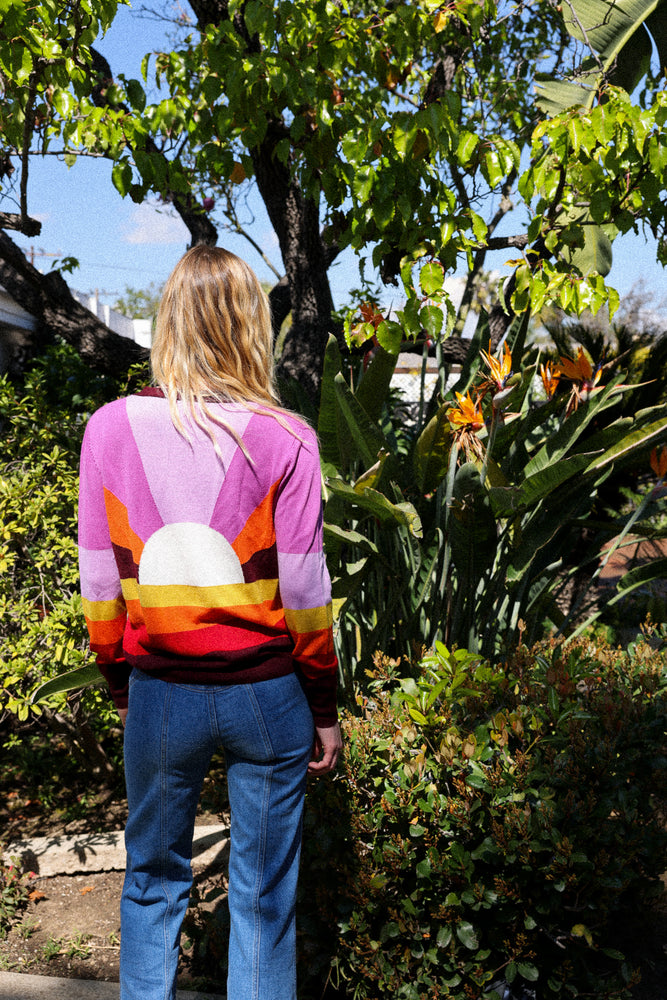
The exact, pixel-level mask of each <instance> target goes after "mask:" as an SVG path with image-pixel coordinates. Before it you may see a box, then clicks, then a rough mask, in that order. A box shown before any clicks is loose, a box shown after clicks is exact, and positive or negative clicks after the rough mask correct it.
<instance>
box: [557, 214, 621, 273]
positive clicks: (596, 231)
mask: <svg viewBox="0 0 667 1000" xmlns="http://www.w3.org/2000/svg"><path fill="white" fill-rule="evenodd" d="M568 257H569V260H570V263H571V264H574V266H575V267H578V268H579V270H580V271H581V273H582V274H585V275H588V274H591V272H593V271H595V272H597V273H598V274H601V275H602V277H603V278H604V277H605V276H606V275H607V274H609V272H610V271H611V264H612V249H611V240H610V239H609V237H608V236H607V234H606V233H605V232H604V230H603V229H602V227H601V226H585V227H584V245H583V247H579V248H575V249H574V250H572V251H571V252H570V253H569V254H568Z"/></svg>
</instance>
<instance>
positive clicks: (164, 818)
mask: <svg viewBox="0 0 667 1000" xmlns="http://www.w3.org/2000/svg"><path fill="white" fill-rule="evenodd" d="M171 696H172V688H171V687H170V686H169V685H168V686H167V689H166V691H165V698H164V704H163V708H162V727H161V732H160V740H161V744H162V745H161V747H160V886H161V888H162V891H163V893H164V895H165V899H166V900H167V905H166V907H165V911H164V914H163V917H162V938H163V976H164V996H165V1000H170V997H168V995H167V991H168V989H169V978H170V977H169V954H170V948H169V937H168V933H167V928H168V925H169V918H170V916H171V912H172V898H171V895H170V893H169V887H168V879H167V868H168V865H167V849H168V843H167V839H168V838H167V829H168V813H169V809H168V804H167V791H168V788H167V778H166V775H167V767H168V764H169V758H168V749H167V748H168V745H169V740H168V737H169V732H168V730H169V708H170V702H171Z"/></svg>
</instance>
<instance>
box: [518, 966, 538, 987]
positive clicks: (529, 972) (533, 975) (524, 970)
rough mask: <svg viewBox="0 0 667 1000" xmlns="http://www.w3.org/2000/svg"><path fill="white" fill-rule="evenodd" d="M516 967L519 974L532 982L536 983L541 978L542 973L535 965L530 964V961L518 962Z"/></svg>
mask: <svg viewBox="0 0 667 1000" xmlns="http://www.w3.org/2000/svg"><path fill="white" fill-rule="evenodd" d="M516 968H517V972H518V973H519V975H520V976H523V978H524V979H527V980H528V981H529V982H531V983H536V982H537V980H538V979H539V976H540V974H539V972H538V970H537V968H536V967H535V966H534V965H529V964H528V962H517V965H516Z"/></svg>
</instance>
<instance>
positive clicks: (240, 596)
mask: <svg viewBox="0 0 667 1000" xmlns="http://www.w3.org/2000/svg"><path fill="white" fill-rule="evenodd" d="M138 595H139V597H140V600H141V604H142V607H144V608H176V607H180V608H230V607H243V606H244V605H246V604H262V603H264V602H265V601H274V600H276V598H277V596H278V581H277V580H256V581H255V582H254V583H229V584H225V585H224V586H221V587H184V586H181V585H180V584H169V585H166V586H142V585H141V584H140V585H139V588H138Z"/></svg>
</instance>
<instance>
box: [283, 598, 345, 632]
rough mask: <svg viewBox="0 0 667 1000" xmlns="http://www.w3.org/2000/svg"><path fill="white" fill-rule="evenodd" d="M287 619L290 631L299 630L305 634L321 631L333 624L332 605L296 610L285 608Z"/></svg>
mask: <svg viewBox="0 0 667 1000" xmlns="http://www.w3.org/2000/svg"><path fill="white" fill-rule="evenodd" d="M285 621H286V622H287V627H288V629H289V630H290V632H298V633H299V635H303V634H304V633H305V632H319V631H320V630H321V629H327V628H329V627H330V626H331V623H332V621H333V615H332V613H331V605H330V604H327V606H326V607H324V608H306V609H305V610H303V611H294V610H292V609H291V608H285Z"/></svg>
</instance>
